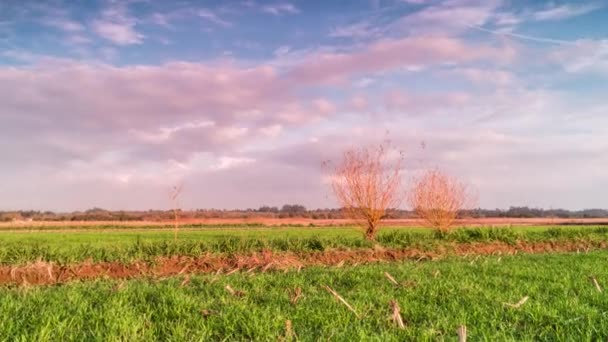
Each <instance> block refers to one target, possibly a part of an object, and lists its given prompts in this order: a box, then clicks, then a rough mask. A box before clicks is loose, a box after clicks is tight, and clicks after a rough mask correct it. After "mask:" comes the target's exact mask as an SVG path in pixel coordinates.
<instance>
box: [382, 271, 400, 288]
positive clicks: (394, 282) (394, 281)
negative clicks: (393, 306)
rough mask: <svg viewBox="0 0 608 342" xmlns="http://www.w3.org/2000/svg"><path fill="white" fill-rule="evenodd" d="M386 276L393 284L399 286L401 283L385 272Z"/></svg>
mask: <svg viewBox="0 0 608 342" xmlns="http://www.w3.org/2000/svg"><path fill="white" fill-rule="evenodd" d="M384 276H385V277H386V278H387V279H388V280H389V281H390V282H391V283H393V284H395V285H397V286H399V283H398V282H397V281H396V280H395V278H393V276H392V275H390V274H389V273H388V272H384Z"/></svg>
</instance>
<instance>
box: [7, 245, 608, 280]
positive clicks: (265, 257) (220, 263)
mask: <svg viewBox="0 0 608 342" xmlns="http://www.w3.org/2000/svg"><path fill="white" fill-rule="evenodd" d="M606 248H608V241H561V242H519V243H517V244H515V245H509V244H506V243H502V242H492V243H467V244H449V245H445V246H440V247H438V248H437V249H436V250H433V251H424V250H420V249H413V248H408V249H384V248H379V249H360V250H350V251H339V250H330V251H324V252H315V253H300V254H296V253H285V252H282V253H273V252H271V251H263V252H259V253H252V254H246V255H233V256H227V255H220V254H207V255H204V256H200V257H185V256H174V257H162V258H157V259H156V262H155V263H152V264H150V263H146V262H143V261H142V262H135V263H131V264H122V263H119V262H103V263H92V262H83V263H78V264H70V265H57V264H54V263H52V262H43V261H38V262H35V263H31V264H27V265H21V266H11V265H4V266H0V284H18V285H45V284H56V283H65V282H69V281H73V280H92V279H98V278H103V279H130V278H138V277H155V278H163V277H170V276H176V275H180V274H193V273H199V274H200V273H219V272H222V271H226V272H228V273H230V274H232V273H234V272H236V271H242V272H248V273H250V272H252V270H253V269H255V272H266V271H270V270H290V269H300V268H301V267H306V266H342V265H360V264H366V263H374V262H387V261H400V260H417V261H421V260H436V259H440V258H442V257H445V256H454V255H456V256H468V255H513V254H517V253H551V252H588V251H590V250H595V249H606ZM230 271H234V272H230Z"/></svg>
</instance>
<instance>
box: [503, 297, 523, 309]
mask: <svg viewBox="0 0 608 342" xmlns="http://www.w3.org/2000/svg"><path fill="white" fill-rule="evenodd" d="M528 299H529V297H528V296H525V297H524V298H522V299H520V300H519V302H517V303H515V304H510V303H504V305H506V306H509V307H512V308H515V309H517V308H519V307H520V306H522V305H524V303H525V302H527V301H528Z"/></svg>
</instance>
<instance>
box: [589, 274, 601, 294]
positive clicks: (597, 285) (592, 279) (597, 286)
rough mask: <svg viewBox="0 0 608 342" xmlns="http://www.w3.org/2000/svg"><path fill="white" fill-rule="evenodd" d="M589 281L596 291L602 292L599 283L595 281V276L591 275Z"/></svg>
mask: <svg viewBox="0 0 608 342" xmlns="http://www.w3.org/2000/svg"><path fill="white" fill-rule="evenodd" d="M591 281H592V282H593V285H594V286H595V288H596V289H597V292H600V293H601V292H602V288H601V287H600V284H599V283H598V282H597V279H596V278H595V277H591Z"/></svg>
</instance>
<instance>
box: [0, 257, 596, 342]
mask: <svg viewBox="0 0 608 342" xmlns="http://www.w3.org/2000/svg"><path fill="white" fill-rule="evenodd" d="M606 262H608V252H606V251H598V252H590V253H588V254H585V253H581V254H547V255H518V256H488V257H474V256H470V257H466V258H463V257H460V258H450V259H446V260H441V261H434V262H419V263H416V262H400V263H385V264H373V265H365V266H357V267H349V266H344V267H311V268H304V269H302V271H301V272H296V271H290V272H287V273H283V272H270V273H258V272H257V271H256V272H253V273H251V274H247V273H240V272H237V273H234V274H232V275H228V276H225V275H222V276H214V275H201V276H192V277H191V278H189V280H187V278H185V276H184V275H182V276H178V277H173V278H169V279H146V278H144V279H138V280H129V281H89V282H74V283H69V284H66V285H61V286H50V287H29V288H22V287H2V288H0V322H2V329H1V330H0V339H2V340H5V339H10V340H21V341H46V340H61V341H66V340H78V341H85V340H123V341H150V340H272V341H276V340H295V339H296V336H297V338H298V339H299V340H302V341H318V340H323V341H325V340H339V341H357V340H378V341H407V340H448V341H456V340H457V334H456V330H457V328H458V327H459V326H460V325H465V326H466V327H467V331H468V337H469V339H470V340H471V341H478V340H488V341H504V340H518V341H521V340H545V341H556V340H560V341H566V340H568V341H574V340H575V341H592V340H605V339H606V337H608V296H606V295H605V293H604V292H598V290H597V289H596V287H595V286H594V285H593V283H592V281H591V279H590V277H591V276H593V277H595V278H596V280H597V282H598V285H600V286H601V287H604V286H608V268H607V267H605V266H604V265H605V264H606ZM384 272H388V273H390V275H392V276H393V277H394V278H395V279H396V280H397V282H399V283H400V284H402V285H400V286H395V285H393V284H392V283H391V282H389V281H388V279H387V278H386V277H385V276H384V275H383V273H384ZM325 285H326V286H329V287H331V288H332V289H333V290H335V291H336V292H337V293H338V294H339V295H341V296H342V297H343V298H344V300H346V301H347V302H348V303H349V304H350V305H352V307H353V308H354V310H355V311H356V312H357V314H359V315H360V318H357V317H356V316H355V314H354V313H352V312H351V311H349V310H348V309H347V308H346V306H345V305H343V304H342V303H340V302H338V301H337V300H336V299H335V298H334V297H333V296H332V295H331V294H330V293H329V292H328V291H326V289H325V288H324V287H323V286H325ZM227 286H230V289H232V290H233V291H235V292H236V293H235V294H234V295H233V294H230V293H229V291H228V290H227V289H226V287H227ZM296 288H300V289H301V294H302V295H301V297H300V298H299V300H298V301H297V302H296V304H295V305H292V304H290V298H292V297H291V295H290V294H293V291H294V290H295V289H296ZM525 297H527V298H528V299H527V301H525V303H523V304H521V306H519V307H509V306H508V305H507V304H505V303H509V304H516V303H518V302H519V301H520V300H522V299H523V298H525ZM391 300H396V301H397V302H398V304H399V306H400V307H401V316H402V318H403V321H404V322H405V328H404V329H399V328H397V327H396V326H395V325H394V324H393V323H392V321H391V320H390V316H391V313H392V312H391V309H390V306H389V302H390V301H391ZM287 320H290V321H291V325H292V328H291V335H290V333H289V332H288V331H287V329H286V321H287ZM290 336H291V337H292V338H290Z"/></svg>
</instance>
